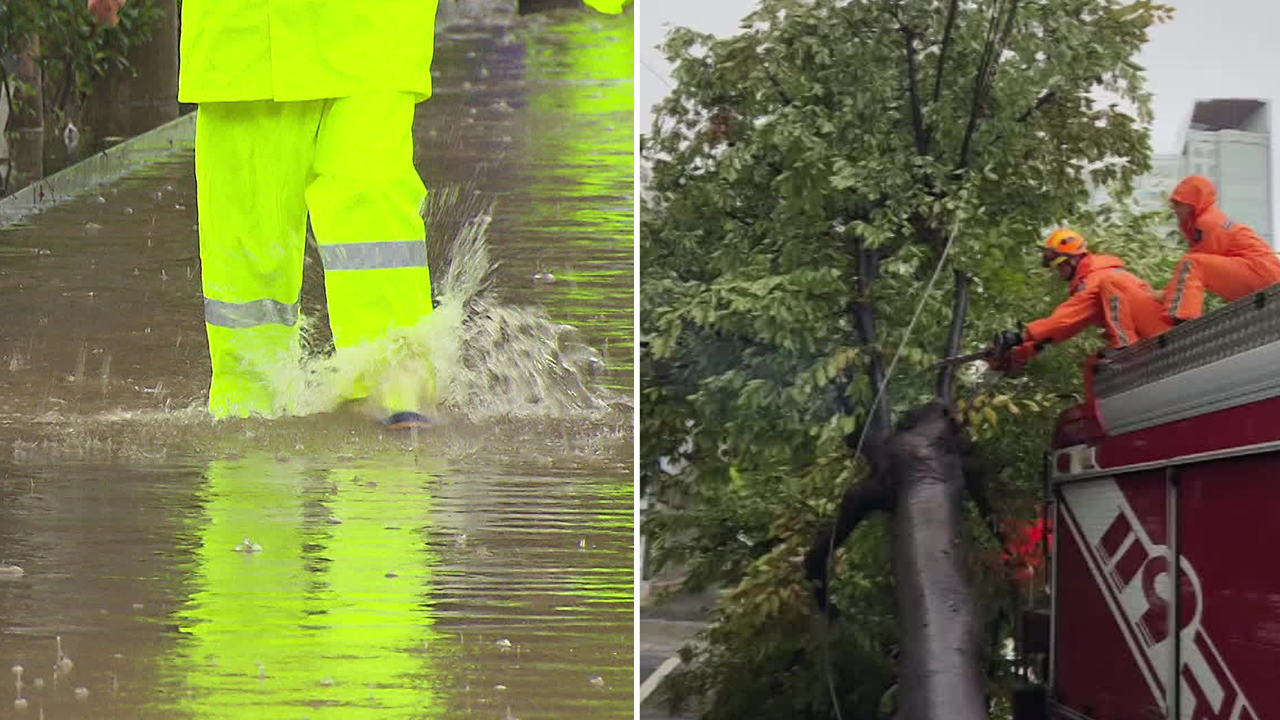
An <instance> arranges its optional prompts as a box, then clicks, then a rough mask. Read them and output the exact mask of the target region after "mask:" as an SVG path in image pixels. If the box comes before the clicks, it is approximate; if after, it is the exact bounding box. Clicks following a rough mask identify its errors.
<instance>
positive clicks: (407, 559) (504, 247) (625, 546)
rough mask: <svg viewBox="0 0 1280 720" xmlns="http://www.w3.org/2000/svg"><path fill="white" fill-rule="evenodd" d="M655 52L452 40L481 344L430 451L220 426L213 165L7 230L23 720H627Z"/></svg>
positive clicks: (438, 253) (455, 115)
mask: <svg viewBox="0 0 1280 720" xmlns="http://www.w3.org/2000/svg"><path fill="white" fill-rule="evenodd" d="M631 53H632V46H631V24H630V17H629V16H623V17H610V16H603V15H589V14H586V13H565V14H554V15H549V16H542V17H536V18H515V17H509V16H508V17H498V18H496V19H495V18H490V20H489V21H488V22H487V23H485V24H471V25H468V26H465V27H455V28H451V29H442V30H441V32H440V33H439V37H438V49H437V59H436V65H435V74H436V83H437V90H436V97H434V98H433V99H432V100H430V101H428V102H427V103H425V104H423V105H421V106H419V109H418V117H417V121H416V135H417V137H418V140H419V143H418V165H419V169H420V170H421V172H422V175H423V178H424V181H425V182H426V184H427V187H428V189H429V191H430V196H429V199H428V211H427V217H428V235H429V238H430V240H431V248H432V274H433V280H434V281H435V284H436V285H437V295H438V296H439V298H440V300H441V303H442V305H441V308H440V312H442V313H443V312H446V311H448V310H449V309H450V308H451V307H453V308H454V309H456V310H457V311H459V312H462V313H463V314H464V315H465V319H464V321H463V324H462V327H461V329H460V330H459V334H460V337H458V338H456V339H455V340H456V342H457V344H458V347H459V362H458V367H457V368H455V369H454V370H453V372H452V374H451V375H449V376H448V377H449V384H450V387H449V389H448V392H446V400H447V403H446V407H445V408H444V409H443V410H442V412H441V420H442V422H441V423H440V424H439V425H438V426H436V427H433V428H430V429H427V430H422V431H418V432H416V433H415V434H413V435H403V436H402V435H392V434H388V433H385V432H383V431H382V430H381V429H379V428H378V427H376V426H373V425H372V424H371V423H370V422H369V421H368V420H367V419H365V418H363V417H361V416H360V415H359V414H357V413H343V412H334V413H325V414H317V415H312V416H308V417H298V418H284V419H280V420H275V421H261V420H233V421H226V422H219V423H214V422H212V421H211V420H209V419H208V417H207V416H206V415H205V414H204V411H203V404H204V393H205V391H206V390H207V388H206V385H207V381H208V358H207V347H206V345H205V339H204V331H203V324H202V306H201V300H200V288H199V277H200V276H199V264H198V246H197V241H196V231H195V204H194V196H195V192H194V190H195V188H194V179H193V177H192V159H191V155H190V151H189V150H187V151H183V152H179V153H177V154H175V155H174V157H173V158H172V159H170V160H169V161H166V162H163V163H159V164H156V165H153V166H150V167H148V168H146V170H145V171H142V172H139V173H135V174H133V175H131V176H130V177H128V178H126V179H124V180H122V181H119V182H116V183H113V184H112V185H111V186H109V187H106V188H103V189H102V190H100V191H99V192H97V193H91V194H90V195H88V196H87V197H84V198H82V199H80V200H77V201H74V202H71V203H68V204H66V205H62V206H58V207H54V208H51V209H48V210H47V211H45V212H42V213H41V214H39V215H36V216H33V217H31V218H29V219H28V220H27V221H26V222H25V223H24V224H23V225H21V226H17V227H10V228H7V229H0V307H3V308H4V312H3V313H0V718H9V717H15V718H17V717H30V718H36V717H39V716H40V714H41V713H43V716H44V717H45V718H48V720H55V719H57V718H175V717H191V718H303V717H310V718H428V717H431V718H434V717H440V718H454V717H459V718H462V717H476V718H496V719H503V718H524V719H525V720H528V719H529V718H577V717H583V718H622V717H631V715H632V683H633V679H632V667H633V649H632V627H633V619H632V596H633V580H632V575H633V573H632V566H633V563H632V557H633V554H632V475H631V455H632V442H631V440H632V429H631V404H632V396H633V388H632V384H631V383H632V381H631V378H632V364H631V352H632V344H631V343H632V300H631V297H632V277H633V275H632V272H633V271H632V267H633V264H632V260H631V257H632V246H633V245H632V239H631V238H632V156H631V148H632V127H631V98H632V83H631V77H630V73H631ZM477 218H481V219H483V222H477ZM460 249H462V250H466V252H462V251H461V250H460ZM485 251H487V257H486V255H485ZM308 257H309V258H310V259H311V262H310V263H309V264H308V266H307V269H306V273H305V275H306V280H305V283H306V284H305V286H304V298H303V300H304V311H307V312H309V313H310V314H311V315H312V316H313V317H316V318H319V319H322V318H323V305H322V301H323V298H322V296H321V295H320V293H321V292H322V288H321V287H319V282H320V271H319V262H318V259H317V258H316V257H315V253H314V249H313V248H312V249H310V250H309V252H308ZM490 261H492V262H494V263H496V269H495V270H493V272H491V273H490V274H489V280H490V285H489V289H488V290H486V291H485V292H483V293H482V294H479V295H474V294H472V295H468V297H467V298H465V299H466V302H465V303H464V302H463V298H462V297H461V295H464V294H466V293H462V292H461V291H460V290H459V288H458V286H459V285H464V284H465V282H464V281H463V280H460V279H459V277H463V276H467V277H474V276H477V275H479V274H483V271H484V270H486V269H487V268H488V267H489V263H490ZM450 268H452V270H453V271H454V272H450ZM451 283H452V284H451ZM450 303H454V305H453V306H451V305H450ZM316 342H317V347H322V346H323V342H324V333H323V332H321V333H319V334H318V335H317V337H316ZM9 565H13V566H17V567H20V568H21V569H22V571H21V574H19V573H18V571H16V570H8V569H6V568H7V567H8V566H9ZM18 666H20V668H21V671H20V674H19V673H17V672H14V673H11V671H10V668H13V669H14V670H15V671H16V670H17V669H18Z"/></svg>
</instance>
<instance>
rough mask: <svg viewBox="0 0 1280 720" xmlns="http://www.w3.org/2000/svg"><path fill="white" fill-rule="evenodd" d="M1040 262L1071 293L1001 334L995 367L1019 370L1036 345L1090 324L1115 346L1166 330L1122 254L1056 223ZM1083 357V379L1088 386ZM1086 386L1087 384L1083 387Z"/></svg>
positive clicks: (1147, 290)
mask: <svg viewBox="0 0 1280 720" xmlns="http://www.w3.org/2000/svg"><path fill="white" fill-rule="evenodd" d="M1041 262H1042V264H1043V265H1044V266H1045V267H1051V268H1053V269H1054V270H1055V271H1056V272H1057V273H1058V277H1061V278H1062V279H1063V280H1065V281H1066V282H1068V283H1070V285H1071V297H1069V298H1067V299H1066V300H1065V301H1063V303H1062V304H1060V305H1058V307H1057V308H1056V309H1055V310H1054V311H1053V313H1052V314H1050V315H1049V317H1046V318H1042V319H1039V320H1035V321H1033V322H1031V323H1029V324H1028V325H1027V327H1026V329H1025V330H1023V331H1022V332H1018V331H1016V330H1006V331H1004V332H1002V333H1000V336H999V337H1000V340H999V341H998V342H997V347H995V348H993V349H992V355H993V356H994V357H995V358H996V367H997V369H1000V370H1005V371H1010V370H1014V371H1016V370H1018V369H1019V368H1021V367H1022V366H1023V365H1025V364H1026V363H1027V362H1028V361H1029V360H1030V359H1031V358H1032V357H1033V356H1034V355H1035V354H1036V352H1037V351H1039V349H1040V348H1041V347H1043V346H1045V345H1047V344H1050V343H1060V342H1064V341H1066V340H1068V339H1070V338H1072V337H1074V336H1075V335H1076V334H1078V333H1079V332H1080V331H1081V330H1084V329H1085V328H1087V327H1090V326H1101V327H1102V328H1103V331H1104V333H1105V334H1106V336H1107V341H1108V343H1109V344H1110V345H1111V347H1113V348H1122V347H1125V346H1128V345H1130V344H1132V343H1135V342H1137V341H1139V340H1144V339H1146V338H1149V337H1154V336H1156V335H1159V334H1160V333H1162V332H1164V331H1165V330H1168V329H1169V327H1170V323H1169V322H1168V321H1167V320H1165V319H1164V318H1163V317H1162V308H1161V306H1160V300H1159V299H1158V298H1157V297H1156V295H1155V293H1154V292H1153V291H1152V290H1151V287H1150V286H1148V285H1147V284H1146V283H1145V282H1143V281H1142V280H1141V279H1139V278H1138V277H1137V276H1136V275H1134V274H1133V273H1130V272H1128V271H1127V270H1125V269H1124V263H1122V262H1121V261H1120V258H1117V257H1114V256H1112V255H1094V254H1092V253H1090V252H1089V251H1088V250H1087V247H1086V243H1085V239H1084V237H1083V236H1081V235H1080V233H1078V232H1075V231H1074V230H1068V229H1066V228H1059V229H1057V230H1054V231H1053V232H1052V233H1050V234H1049V237H1048V239H1046V240H1045V242H1044V245H1043V246H1042V247H1041ZM1091 361H1093V362H1096V358H1091V359H1090V360H1086V372H1085V382H1086V386H1087V387H1088V386H1090V385H1091V384H1092V383H1091V377H1092V373H1091V372H1089V366H1090V365H1091V364H1092V362H1091ZM1087 387H1086V389H1087Z"/></svg>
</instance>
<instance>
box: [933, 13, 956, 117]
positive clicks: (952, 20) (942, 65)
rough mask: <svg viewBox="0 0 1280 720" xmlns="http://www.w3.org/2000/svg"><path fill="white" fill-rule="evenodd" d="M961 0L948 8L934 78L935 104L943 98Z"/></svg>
mask: <svg viewBox="0 0 1280 720" xmlns="http://www.w3.org/2000/svg"><path fill="white" fill-rule="evenodd" d="M959 9H960V0H951V5H950V6H949V7H948V8H947V24H946V26H945V27H944V28H943V30H942V47H941V48H939V49H938V71H937V73H936V74H935V75H934V77H933V102H935V103H936V102H938V98H939V97H941V96H942V77H943V75H944V74H945V71H946V69H947V51H948V50H950V49H951V31H952V29H953V28H955V24H956V15H957V14H958V11H959Z"/></svg>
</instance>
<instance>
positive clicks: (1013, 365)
mask: <svg viewBox="0 0 1280 720" xmlns="http://www.w3.org/2000/svg"><path fill="white" fill-rule="evenodd" d="M1039 351H1040V349H1039V348H1038V347H1036V344H1035V343H1033V342H1024V343H1022V344H1020V345H1018V346H1017V347H1015V348H1014V349H1013V350H1011V351H1009V366H1010V374H1013V375H1016V374H1019V373H1021V372H1022V369H1023V368H1024V367H1026V365H1027V363H1029V362H1031V358H1033V357H1035V356H1036V353H1037V352H1039Z"/></svg>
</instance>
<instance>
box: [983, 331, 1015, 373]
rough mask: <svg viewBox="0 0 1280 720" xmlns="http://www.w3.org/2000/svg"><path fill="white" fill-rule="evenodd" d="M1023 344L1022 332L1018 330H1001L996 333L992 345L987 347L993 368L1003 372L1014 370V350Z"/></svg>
mask: <svg viewBox="0 0 1280 720" xmlns="http://www.w3.org/2000/svg"><path fill="white" fill-rule="evenodd" d="M1021 344H1022V333H1020V332H1018V331H1017V330H1001V331H1000V332H998V333H996V336H995V339H994V340H992V341H991V347H990V348H988V349H987V357H988V362H989V363H991V368H992V369H993V370H996V371H998V372H1003V373H1007V372H1009V371H1010V370H1012V369H1013V365H1012V363H1013V350H1014V348H1016V347H1018V346H1019V345H1021Z"/></svg>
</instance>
